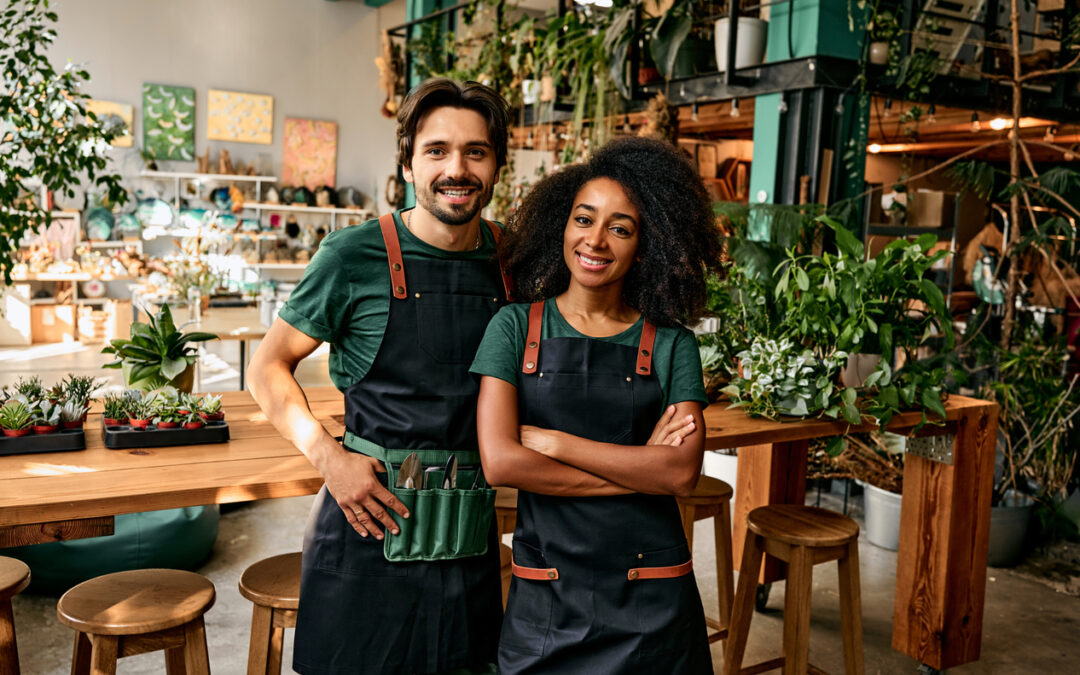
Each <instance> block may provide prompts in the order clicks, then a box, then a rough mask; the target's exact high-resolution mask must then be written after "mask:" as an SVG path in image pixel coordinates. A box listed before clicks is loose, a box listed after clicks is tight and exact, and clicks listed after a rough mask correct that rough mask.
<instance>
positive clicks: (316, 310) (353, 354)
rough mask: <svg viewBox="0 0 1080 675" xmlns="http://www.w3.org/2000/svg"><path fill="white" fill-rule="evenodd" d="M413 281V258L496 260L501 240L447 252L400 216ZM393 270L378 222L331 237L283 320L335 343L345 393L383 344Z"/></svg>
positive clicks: (335, 370)
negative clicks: (470, 248)
mask: <svg viewBox="0 0 1080 675" xmlns="http://www.w3.org/2000/svg"><path fill="white" fill-rule="evenodd" d="M394 223H395V225H396V226H397V233H398V239H399V240H400V242H401V255H402V257H403V258H404V262H405V276H406V280H407V279H408V274H409V259H410V258H412V259H416V258H427V259H432V258H437V259H443V260H446V259H451V260H477V261H487V260H491V259H492V257H493V256H494V255H495V239H494V237H492V235H491V232H489V231H488V230H487V228H486V227H483V228H481V230H482V232H483V237H484V241H483V242H482V244H481V246H480V248H478V249H476V250H474V251H464V252H455V251H444V250H443V249H441V248H438V247H435V246H432V245H431V244H428V243H425V242H424V241H422V240H420V239H419V238H418V237H416V236H415V235H414V234H413V233H412V232H410V231H409V230H408V229H407V228H406V227H405V225H404V224H403V223H402V222H401V212H400V211H396V212H395V213H394ZM390 296H391V291H390V265H389V263H388V261H387V257H386V244H385V243H384V242H383V238H382V231H381V230H380V229H379V221H378V220H369V221H367V222H365V223H363V224H362V225H356V226H353V227H347V228H344V229H341V230H337V231H335V232H331V233H330V234H329V235H327V236H326V238H325V239H323V240H322V243H321V244H320V245H319V250H318V252H317V253H316V254H315V255H314V256H313V257H312V258H311V262H310V263H309V264H308V267H307V270H305V272H304V276H303V278H302V279H301V280H300V283H299V284H297V286H296V288H295V289H294V290H293V292H292V294H291V295H290V296H289V300H288V301H287V302H286V303H285V306H284V307H282V308H281V311H280V313H279V314H278V316H280V317H281V318H282V319H283V320H284V321H285V322H287V323H288V324H289V325H291V326H292V327H293V328H296V329H297V330H299V331H300V332H302V333H304V334H305V335H308V336H309V337H312V338H314V339H316V340H321V341H323V342H328V343H330V379H331V380H333V382H334V385H335V386H336V387H337V388H338V389H340V390H341V391H345V390H346V389H348V388H349V387H350V386H352V385H354V384H356V383H357V382H359V381H360V380H362V379H363V378H364V376H365V375H366V374H367V372H368V370H369V369H370V368H371V364H372V363H373V362H374V361H375V355H376V354H377V353H378V351H379V346H380V345H381V344H382V338H383V333H385V332H386V320H387V317H388V316H389V315H390Z"/></svg>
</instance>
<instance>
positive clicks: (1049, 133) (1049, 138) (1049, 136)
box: [1043, 127, 1057, 143]
mask: <svg viewBox="0 0 1080 675" xmlns="http://www.w3.org/2000/svg"><path fill="white" fill-rule="evenodd" d="M1056 135H1057V127H1046V134H1045V135H1044V136H1043V142H1045V143H1053V142H1054V136H1056Z"/></svg>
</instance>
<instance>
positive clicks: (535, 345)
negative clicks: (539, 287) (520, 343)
mask: <svg viewBox="0 0 1080 675" xmlns="http://www.w3.org/2000/svg"><path fill="white" fill-rule="evenodd" d="M543 323H544V301H543V300H541V301H540V302H534V303H533V304H532V306H531V307H529V328H528V330H527V331H526V332H525V357H524V358H523V359H522V360H521V372H523V373H535V372H536V366H537V364H538V363H539V361H540V328H541V327H542V325H543Z"/></svg>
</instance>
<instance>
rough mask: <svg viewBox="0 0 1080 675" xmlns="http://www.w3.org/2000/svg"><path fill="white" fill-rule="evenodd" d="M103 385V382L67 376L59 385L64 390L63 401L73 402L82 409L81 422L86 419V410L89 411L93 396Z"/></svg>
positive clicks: (87, 377) (77, 376) (85, 377)
mask: <svg viewBox="0 0 1080 675" xmlns="http://www.w3.org/2000/svg"><path fill="white" fill-rule="evenodd" d="M103 384H104V381H103V380H102V381H98V380H97V378H94V377H89V376H82V375H68V376H67V377H66V378H64V380H63V381H62V382H61V383H60V385H61V386H63V388H64V397H63V398H64V400H65V401H75V402H76V403H78V404H79V405H81V406H83V407H84V411H83V416H82V419H83V420H85V419H86V410H89V409H90V401H92V400H94V394H96V393H97V392H98V390H99V389H101V387H102V385H103Z"/></svg>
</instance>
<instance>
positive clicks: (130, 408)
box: [124, 394, 158, 420]
mask: <svg viewBox="0 0 1080 675" xmlns="http://www.w3.org/2000/svg"><path fill="white" fill-rule="evenodd" d="M125 397H126V398H127V407H126V410H127V414H126V415H124V417H127V418H129V419H133V420H148V419H152V418H153V417H154V413H155V412H156V411H157V407H158V400H157V395H156V394H145V395H144V394H139V395H138V396H127V395H125Z"/></svg>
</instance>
